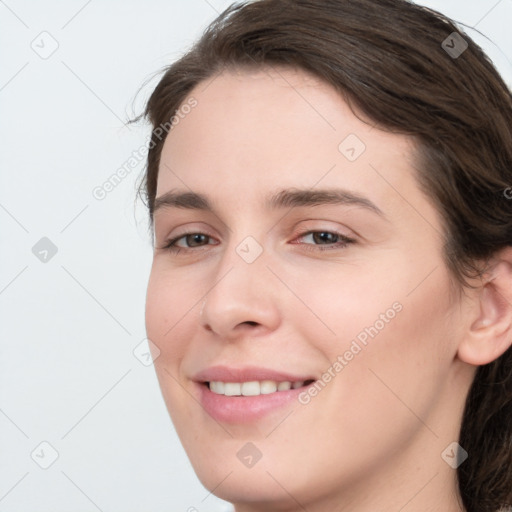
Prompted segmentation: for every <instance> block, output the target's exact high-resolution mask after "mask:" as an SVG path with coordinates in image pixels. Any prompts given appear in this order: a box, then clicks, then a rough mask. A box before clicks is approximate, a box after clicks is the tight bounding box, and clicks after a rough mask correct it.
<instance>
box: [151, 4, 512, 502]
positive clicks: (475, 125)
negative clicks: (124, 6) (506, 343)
mask: <svg viewBox="0 0 512 512" xmlns="http://www.w3.org/2000/svg"><path fill="white" fill-rule="evenodd" d="M454 32H455V33H457V34H458V35H456V36H453V33H454ZM466 44H467V45H468V46H467V48H466V47H465V45H466ZM274 65H276V66H291V67H294V68H299V69H302V70H305V71H307V72H309V73H312V74H313V75H315V76H317V77H319V78H320V79H322V80H323V81H324V82H326V83H328V84H331V85H332V86H333V87H335V88H336V89H337V90H338V91H339V92H340V94H341V95H342V96H343V97H344V98H345V99H346V100H347V101H348V102H349V104H350V105H351V106H352V108H353V109H354V112H355V111H357V112H359V115H361V114H362V115H364V116H366V117H367V118H368V119H370V120H372V121H373V122H374V123H376V124H378V125H379V127H380V128H381V129H385V130H388V131H392V132H396V133H402V134H408V135H411V136H413V137H414V138H415V140H416V141H417V148H418V149H417V156H418V165H417V173H418V181H419V184H420V186H421V187H422V189H423V191H424V192H425V193H426V194H427V195H428V197H430V198H431V200H432V201H433V203H434V205H435V206H436V207H437V209H438V210H439V211H440V212H441V214H442V217H443V220H444V222H445V226H444V228H445V229H444V237H445V243H444V256H445V259H446V263H447V265H448V267H449V268H450V269H451V271H452V273H453V275H454V277H455V278H456V282H458V283H459V285H460V286H461V287H463V286H464V285H467V278H469V277H475V276H480V275H482V273H483V272H484V268H485V264H486V262H487V261H488V260H489V259H490V258H491V257H492V256H493V254H494V253H496V252H497V251H499V250H500V249H502V248H505V247H507V246H511V245H512V208H511V206H512V202H511V200H510V199H507V195H508V194H507V193H505V191H506V190H510V189H509V188H508V187H511V186H512V95H511V92H510V90H509V89H508V87H507V86H506V85H505V83H504V82H503V80H502V78H501V77H500V75H499V74H498V72H497V71H496V69H495V68H494V66H493V65H492V63H491V62H490V60H489V59H488V57H487V56H486V55H485V54H484V53H483V51H482V50H481V48H480V47H479V46H478V45H476V44H475V43H474V42H473V41H472V40H471V39H470V38H469V37H468V36H467V35H466V34H465V33H464V32H463V31H461V29H460V28H458V27H457V26H456V25H455V24H454V23H453V22H452V21H451V20H449V19H447V18H446V17H444V16H443V15H441V14H439V13H437V12H435V11H432V10H429V9H427V8H424V7H420V6H418V5H415V4H412V3H410V2H408V1H406V0H260V1H256V2H250V3H241V4H235V5H233V6H231V7H230V8H228V9H227V10H226V11H225V12H223V13H222V14H221V15H220V16H219V17H218V18H217V19H216V20H215V21H214V22H213V23H212V24H211V25H210V26H209V27H208V28H207V30H206V31H205V33H204V34H203V36H202V37H201V39H200V40H199V41H198V42H197V43H196V44H195V46H194V47H193V48H192V49H191V50H190V51H189V52H187V53H186V54H185V55H184V56H183V57H182V58H180V59H179V60H178V61H177V62H175V63H173V64H172V65H170V66H169V67H168V68H166V70H165V74H164V75H163V77H162V78H161V80H160V82H159V83H158V85H157V87H156V88H155V90H154V92H153V93H152V95H151V97H150V99H149V101H148V103H147V105H146V109H145V112H144V115H145V116H146V117H147V118H149V120H150V122H151V123H152V126H153V132H152V137H151V143H150V150H149V153H148V161H147V170H146V174H145V177H144V182H143V183H142V185H141V191H142V193H143V194H144V195H145V196H146V197H145V200H146V203H147V205H148V208H149V213H150V218H151V219H152V216H153V206H154V201H155V194H156V184H157V177H158V167H159V160H160V154H161V151H162V146H163V143H164V141H165V137H162V130H161V128H160V129H159V127H161V126H165V125H166V123H168V122H169V120H170V119H171V118H172V117H173V116H174V115H175V114H176V112H178V110H179V108H180V106H181V105H182V104H183V103H184V101H185V100H186V99H187V96H188V95H189V94H190V92H191V91H192V89H193V88H194V87H195V86H196V85H198V84H199V83H200V82H202V81H204V80H207V79H211V78H212V77H213V76H214V75H216V74H217V73H220V72H222V71H223V70H224V69H226V68H240V67H247V66H249V67H264V66H274ZM459 443H460V444H461V446H462V447H463V448H465V449H466V450H467V451H468V452H469V458H468V459H467V460H466V461H465V462H464V463H462V464H461V465H460V466H459V468H458V469H457V475H458V482H459V489H460V493H461V496H462V500H463V504H464V506H465V508H466V510H467V511H468V512H496V510H497V509H498V508H500V507H505V506H512V349H509V350H508V351H507V352H506V353H505V354H504V355H502V356H501V357H500V358H499V359H497V360H496V361H494V362H492V363H490V364H488V365H485V366H481V367H479V368H478V370H477V373H476V376H475V380H474V382H473V385H472V387H471V389H470V392H469V394H468V397H467V403H466V408H465V411H464V416H463V421H462V428H461V432H460V439H459Z"/></svg>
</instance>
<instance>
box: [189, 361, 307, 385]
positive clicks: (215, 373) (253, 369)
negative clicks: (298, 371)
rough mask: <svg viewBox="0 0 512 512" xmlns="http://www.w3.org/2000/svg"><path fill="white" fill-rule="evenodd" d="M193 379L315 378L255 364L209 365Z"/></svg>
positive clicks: (247, 380)
mask: <svg viewBox="0 0 512 512" xmlns="http://www.w3.org/2000/svg"><path fill="white" fill-rule="evenodd" d="M193 380H195V381H197V382H211V381H220V382H251V381H262V380H273V381H276V382H286V381H289V382H301V381H307V380H315V378H314V377H312V376H311V375H293V374H291V373H287V372H282V371H279V370H272V369H270V368H262V367H257V366H244V367H240V368H235V367H231V366H222V365H219V366H210V367H209V368H205V369H204V370H201V371H200V372H198V373H196V374H195V375H194V377H193Z"/></svg>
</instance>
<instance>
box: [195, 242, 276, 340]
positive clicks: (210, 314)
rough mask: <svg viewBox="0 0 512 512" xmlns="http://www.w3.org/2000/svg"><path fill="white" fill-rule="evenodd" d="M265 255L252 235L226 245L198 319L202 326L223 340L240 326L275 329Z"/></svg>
mask: <svg viewBox="0 0 512 512" xmlns="http://www.w3.org/2000/svg"><path fill="white" fill-rule="evenodd" d="M239 240H240V238H239ZM267 256H268V255H267V252H266V251H265V250H264V248H263V244H262V243H260V242H258V241H257V240H256V238H255V237H253V236H245V237H244V238H242V240H241V241H237V240H236V238H234V239H233V242H232V243H229V245H228V246H226V248H225V252H223V254H222V257H221V258H220V259H219V261H218V264H217V267H216V271H215V273H214V279H213V282H212V284H211V287H210V289H209V291H208V292H207V294H206V297H205V303H204V306H203V310H202V318H201V322H202V323H203V324H204V325H205V326H206V325H207V326H208V327H209V328H210V329H211V330H213V331H216V332H217V333H218V334H220V335H222V336H226V337H228V336H229V335H230V333H231V334H233V330H234V329H236V327H237V326H238V325H240V324H242V323H245V324H247V323H248V322H250V323H251V325H252V324H260V325H264V326H266V327H268V328H275V326H276V325H277V321H278V316H279V315H278V311H277V304H276V302H275V296H274V294H273V293H272V291H271V287H270V286H269V284H270V283H269V280H270V279H271V278H272V277H273V276H272V274H271V272H269V271H268V269H267V267H266V264H267V263H268V258H267Z"/></svg>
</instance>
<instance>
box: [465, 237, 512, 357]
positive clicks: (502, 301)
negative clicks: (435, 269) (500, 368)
mask: <svg viewBox="0 0 512 512" xmlns="http://www.w3.org/2000/svg"><path fill="white" fill-rule="evenodd" d="M477 293H478V295H477V301H476V303H475V307H474V308H473V310H472V312H471V315H472V316H471V317H470V325H469V329H468V332H467V333H466V336H464V338H463V339H462V341H461V343H460V345H459V349H458V352H457V355H458V357H459V359H461V360H462V361H464V362H466V363H469V364H472V365H475V366H481V365H484V364H488V363H490V362H492V361H494V360H495V359H498V357H500V356H501V355H502V354H503V353H504V352H506V351H507V349H508V348H509V347H510V346H511V345H512V247H507V248H506V249H504V250H502V251H500V252H499V253H497V254H496V255H495V256H494V257H493V259H492V263H491V266H490V268H489V270H488V271H487V272H486V274H485V276H484V278H483V279H482V282H481V285H480V288H479V290H478V292H477Z"/></svg>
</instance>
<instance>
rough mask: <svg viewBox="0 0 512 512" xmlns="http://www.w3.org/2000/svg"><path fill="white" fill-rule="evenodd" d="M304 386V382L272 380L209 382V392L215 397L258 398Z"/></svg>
mask: <svg viewBox="0 0 512 512" xmlns="http://www.w3.org/2000/svg"><path fill="white" fill-rule="evenodd" d="M302 386H304V381H298V382H289V381H285V382H276V381H274V380H262V381H250V382H220V381H211V382H209V387H210V391H212V392H213V393H216V394H217V395H226V396H258V395H268V394H270V393H275V392H276V391H288V390H289V389H297V388H301V387H302Z"/></svg>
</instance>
